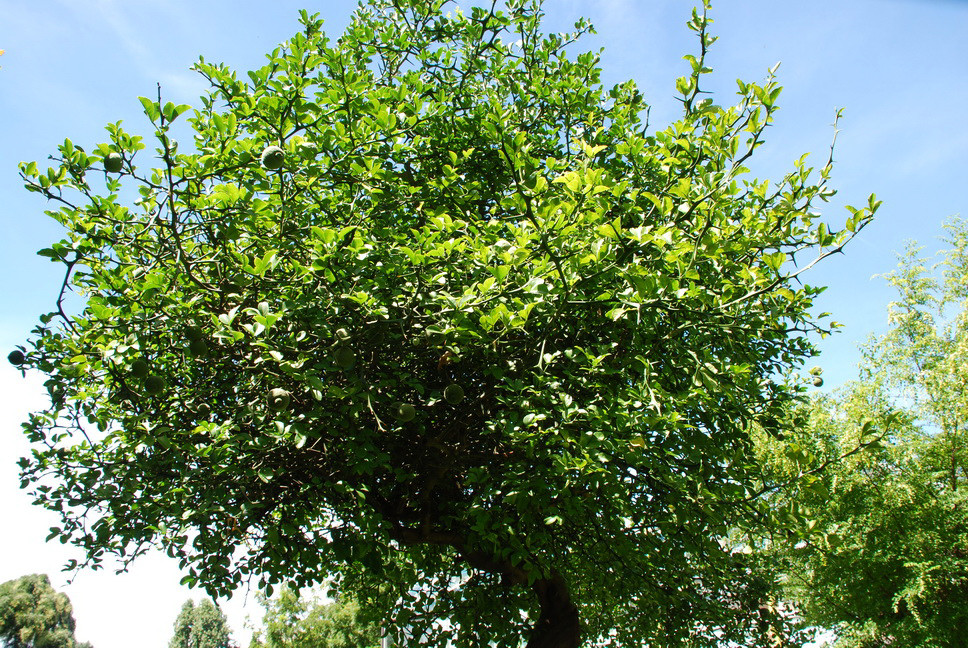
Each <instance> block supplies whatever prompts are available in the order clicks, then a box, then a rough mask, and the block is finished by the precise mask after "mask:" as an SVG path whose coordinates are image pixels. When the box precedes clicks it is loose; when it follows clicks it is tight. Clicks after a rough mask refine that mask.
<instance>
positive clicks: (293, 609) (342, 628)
mask: <svg viewBox="0 0 968 648" xmlns="http://www.w3.org/2000/svg"><path fill="white" fill-rule="evenodd" d="M262 602H263V604H264V605H265V606H266V613H265V616H264V617H263V619H262V627H261V628H259V629H258V630H257V631H256V632H255V634H254V635H253V637H252V643H251V645H250V648H378V647H379V646H380V627H379V626H378V625H377V624H376V623H372V622H371V623H365V622H363V621H362V615H361V613H360V606H359V604H358V603H357V602H356V601H355V600H353V598H352V597H347V596H337V597H336V599H335V600H332V601H330V602H328V603H322V602H320V601H319V600H318V599H317V598H316V597H314V596H300V595H299V592H295V591H293V590H291V589H289V588H288V587H282V588H280V589H279V591H278V592H276V594H275V596H273V597H272V598H268V597H265V596H263V597H262Z"/></svg>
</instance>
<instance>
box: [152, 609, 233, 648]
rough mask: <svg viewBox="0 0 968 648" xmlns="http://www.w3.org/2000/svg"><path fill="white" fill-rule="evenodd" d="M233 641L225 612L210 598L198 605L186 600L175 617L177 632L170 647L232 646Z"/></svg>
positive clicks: (225, 647) (210, 647)
mask: <svg viewBox="0 0 968 648" xmlns="http://www.w3.org/2000/svg"><path fill="white" fill-rule="evenodd" d="M230 646H232V641H231V638H230V633H229V626H228V622H227V621H226V620H225V614H224V613H223V612H222V610H220V609H219V607H218V606H217V605H215V604H214V603H213V602H212V601H210V600H209V599H202V600H201V601H200V602H199V603H198V605H195V602H194V601H192V600H191V599H189V600H187V601H185V604H184V605H182V609H181V612H179V613H178V617H177V618H176V619H175V633H174V635H172V638H171V641H169V642H168V648H230Z"/></svg>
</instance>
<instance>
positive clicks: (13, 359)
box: [7, 349, 27, 367]
mask: <svg viewBox="0 0 968 648" xmlns="http://www.w3.org/2000/svg"><path fill="white" fill-rule="evenodd" d="M7 360H9V361H10V364H12V365H16V366H18V367H19V366H20V365H22V364H23V363H24V362H26V360H27V357H26V356H25V355H24V352H23V351H21V350H20V349H17V350H15V351H11V352H10V354H9V355H8V356H7Z"/></svg>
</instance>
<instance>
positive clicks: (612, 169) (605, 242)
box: [22, 0, 877, 648]
mask: <svg viewBox="0 0 968 648" xmlns="http://www.w3.org/2000/svg"><path fill="white" fill-rule="evenodd" d="M541 16H542V12H541V3H540V2H539V1H537V0H511V1H510V2H508V3H506V7H504V8H503V9H500V10H499V9H497V8H496V7H492V8H491V9H483V8H480V7H476V8H473V9H471V10H470V12H469V13H464V12H462V11H458V10H457V8H456V6H455V5H454V4H453V3H451V2H447V1H444V0H373V1H371V2H368V3H366V4H364V5H362V6H361V7H360V9H359V11H358V12H357V13H356V14H355V17H354V19H353V21H352V23H351V25H350V26H349V27H348V28H347V30H346V32H345V33H344V34H343V36H342V37H341V38H340V39H339V40H338V41H336V42H335V43H333V42H331V41H329V40H328V39H327V37H326V36H325V35H324V33H323V32H322V25H321V21H320V20H319V19H318V17H315V16H310V15H308V14H307V13H305V12H303V13H302V14H301V24H302V30H301V31H300V33H298V34H296V35H295V36H294V37H293V38H292V39H291V40H289V41H288V42H287V43H285V44H283V45H282V46H280V47H278V48H276V49H275V50H273V51H272V52H271V53H270V54H269V56H268V59H269V60H268V63H267V64H266V65H265V67H263V68H261V69H259V70H255V71H252V72H250V73H249V74H248V78H247V80H240V79H239V78H238V77H237V76H236V74H235V73H234V72H232V71H230V70H229V69H227V68H226V67H224V66H221V65H214V64H211V63H209V62H206V61H204V60H200V61H199V62H198V64H197V65H196V66H195V67H196V69H197V70H198V71H199V72H200V73H201V74H202V75H203V76H205V78H206V79H207V80H208V81H209V82H210V83H211V87H212V90H211V92H210V93H209V94H208V95H207V96H205V97H203V98H202V105H201V107H200V108H199V109H197V110H196V111H194V113H192V116H191V117H190V118H189V126H190V127H191V129H192V130H193V131H194V142H193V147H192V148H191V149H190V150H189V149H187V148H185V147H184V146H179V145H178V143H177V142H175V141H174V139H173V131H172V123H173V122H174V121H175V120H176V119H177V118H178V117H179V116H180V115H183V114H185V113H186V112H187V111H188V110H189V107H188V106H176V105H173V104H171V103H164V102H163V101H162V99H161V97H160V96H159V98H158V99H157V100H153V99H148V98H143V99H142V103H143V105H144V109H145V113H146V115H147V116H148V117H149V119H150V120H151V121H152V123H153V124H154V126H155V132H154V139H155V141H156V149H155V153H156V155H157V158H156V160H157V161H158V162H159V168H155V169H151V168H147V167H146V166H145V165H146V164H149V161H148V159H146V156H145V154H144V152H143V151H144V148H145V144H144V142H143V140H142V138H141V137H139V136H135V135H131V134H129V133H128V132H126V131H125V130H123V129H122V128H121V126H120V125H118V124H113V125H109V126H108V131H109V134H110V141H109V142H108V143H105V144H99V145H97V146H96V147H94V148H93V149H92V150H91V152H90V153H88V152H86V151H85V150H82V149H81V147H78V146H76V145H75V144H74V143H72V142H71V141H69V140H68V141H65V143H64V144H63V146H61V147H60V150H59V153H58V155H57V156H55V160H56V165H55V166H54V167H53V168H51V169H50V170H48V171H46V172H44V171H41V170H40V169H39V168H38V167H37V165H36V164H33V163H30V164H25V165H24V166H23V167H22V173H23V176H24V178H25V181H26V184H27V187H28V189H30V190H32V191H35V192H38V193H40V194H41V195H43V196H45V197H46V198H48V199H49V200H52V201H54V202H55V203H56V204H57V209H55V210H51V212H50V214H51V215H52V216H53V217H54V218H56V219H57V220H58V221H59V222H60V223H62V224H63V225H64V227H65V228H66V230H67V232H68V234H67V236H66V238H65V239H64V240H62V241H60V242H58V243H56V244H54V245H52V246H51V247H50V248H48V249H45V250H42V251H41V254H44V255H47V256H49V257H50V258H51V259H53V260H54V261H55V262H58V263H63V264H64V265H65V267H66V270H67V276H66V278H65V282H64V290H67V289H73V290H77V291H79V292H80V293H81V294H82V295H83V296H84V298H85V303H84V307H83V310H81V312H79V313H76V314H75V313H68V312H67V310H66V309H65V307H64V306H63V303H64V302H63V292H62V295H61V298H60V299H58V307H57V309H56V310H55V311H54V312H52V313H49V314H47V315H45V316H43V317H42V322H41V325H40V326H39V327H38V328H37V329H36V331H35V334H34V336H33V338H32V339H31V342H30V344H29V348H27V347H25V348H24V349H22V351H24V352H25V355H26V358H25V360H24V362H23V364H22V366H23V368H24V370H32V369H36V370H39V371H41V372H43V373H45V374H47V375H48V382H47V385H48V388H49V389H50V391H51V396H52V404H51V407H50V408H49V409H48V410H46V411H43V412H38V413H36V414H34V415H32V416H31V418H30V420H29V421H28V423H27V424H26V430H27V434H28V435H29V436H30V438H31V439H32V440H33V442H34V443H35V444H36V447H37V451H36V453H35V455H34V456H33V457H32V458H31V459H29V460H26V461H25V462H24V464H23V465H24V480H25V483H33V484H34V488H35V489H36V492H37V493H38V494H39V495H40V497H39V498H38V499H39V502H40V503H41V504H43V505H46V506H49V507H51V508H54V509H56V510H58V511H60V512H61V513H62V518H63V524H62V526H61V527H59V529H58V531H57V534H58V535H60V536H62V537H63V538H65V539H68V540H70V541H72V542H74V543H75V544H77V545H79V546H80V547H82V548H84V549H85V550H86V552H87V557H88V561H89V562H92V563H98V562H100V561H101V560H102V559H103V558H104V557H105V556H107V555H110V554H116V555H119V556H121V557H122V558H124V559H125V560H131V559H134V558H135V557H137V556H138V555H139V554H141V553H142V552H143V551H145V550H146V549H147V547H149V546H150V545H152V544H161V545H162V546H164V547H165V548H166V549H167V551H168V552H169V553H170V554H171V555H172V556H175V557H178V558H179V559H180V561H181V563H182V565H183V566H184V567H185V569H186V570H188V572H189V575H188V576H187V577H186V582H188V583H191V584H200V585H203V586H205V587H206V588H208V590H209V591H210V592H211V593H212V594H213V595H214V594H221V593H227V592H229V591H230V590H232V589H234V588H235V587H237V586H238V585H239V584H241V583H243V582H246V581H248V580H250V579H255V580H256V581H257V582H258V583H259V584H260V586H261V587H263V588H264V589H265V591H267V592H271V591H272V588H273V586H274V585H278V584H280V583H290V584H291V585H292V586H293V587H296V588H298V587H302V586H308V585H311V584H313V583H319V582H323V581H324V580H326V579H327V578H330V577H332V578H335V579H336V585H337V586H338V587H339V588H340V590H341V591H350V592H353V593H354V594H357V595H359V600H360V604H361V606H362V607H363V608H364V611H365V612H366V613H367V614H372V615H374V617H375V615H377V614H379V615H383V616H386V617H388V618H389V619H390V621H391V623H390V624H388V625H391V626H393V627H395V628H398V629H399V628H404V627H407V628H411V629H412V630H413V631H414V632H415V633H419V634H422V635H423V636H424V639H425V641H426V642H428V643H437V644H438V645H439V644H441V642H442V641H444V639H445V638H449V639H450V640H452V642H453V644H454V645H457V646H469V645H474V646H479V645H486V644H488V642H493V644H492V645H496V646H518V645H519V643H520V641H521V638H522V637H527V641H528V646H529V647H530V648H543V647H549V648H551V647H563V648H565V647H567V648H570V647H574V646H577V645H579V644H580V643H582V642H593V643H594V642H606V641H608V642H612V643H622V644H635V645H638V644H641V643H642V642H649V643H650V644H651V645H655V646H659V645H680V641H681V640H683V639H684V638H689V641H692V642H693V643H695V644H696V645H706V644H715V643H716V642H718V641H720V640H728V639H730V638H733V637H736V638H738V640H741V641H743V642H746V643H749V642H751V641H752V639H749V637H747V636H746V634H744V633H746V632H747V629H748V628H753V627H755V619H756V618H758V617H757V615H758V612H757V610H758V607H759V601H760V598H761V597H760V593H757V592H753V591H752V589H751V586H750V583H751V578H750V573H751V570H752V569H753V567H752V565H751V560H750V559H749V558H748V557H746V556H744V555H743V554H737V553H735V552H733V551H732V550H731V547H730V543H729V541H728V538H727V536H728V534H730V533H731V532H732V531H733V530H734V529H736V528H738V527H744V526H750V525H757V524H760V523H761V521H762V520H763V519H765V518H764V513H765V512H764V509H763V501H762V500H761V499H760V498H758V497H757V493H758V492H760V491H761V490H762V488H763V484H762V483H761V482H762V471H761V469H760V465H759V464H758V462H757V459H756V457H755V456H754V454H753V452H752V442H751V434H752V429H753V423H754V421H755V420H758V419H760V418H763V417H766V418H769V417H770V416H771V412H772V411H773V410H774V409H775V408H777V407H779V406H780V405H781V404H782V403H783V402H785V401H787V400H789V399H790V398H793V397H794V396H795V395H796V393H797V388H796V387H795V386H794V385H792V384H787V383H786V382H785V381H783V380H781V379H779V378H778V376H782V375H784V373H786V372H790V371H793V370H795V369H796V368H797V367H799V365H800V364H801V363H802V362H803V360H804V359H805V358H807V357H809V356H811V355H812V354H813V353H814V349H813V346H812V343H811V341H810V339H808V336H809V335H810V334H812V333H816V332H818V331H819V332H824V331H826V330H828V329H829V325H827V324H824V322H823V320H822V318H818V317H815V316H814V315H813V314H811V312H810V308H811V306H812V302H813V298H814V297H815V296H816V295H817V293H819V292H820V289H819V288H815V287H811V286H808V285H804V284H803V283H802V279H803V272H804V271H805V270H806V269H807V268H809V267H810V266H812V265H813V264H814V263H816V262H817V261H819V260H821V259H823V258H824V257H826V256H828V255H830V254H834V253H837V252H839V251H841V250H842V248H843V246H844V244H846V243H847V241H848V240H849V239H850V238H852V237H853V236H854V235H855V234H856V232H857V231H859V230H860V228H862V227H863V226H864V225H865V224H866V223H867V222H868V221H869V219H870V217H871V214H872V212H873V211H874V210H875V209H876V207H877V201H876V200H875V199H874V197H873V196H872V197H871V198H870V201H869V205H868V206H867V207H865V208H862V209H854V208H851V215H850V217H849V218H848V220H847V223H846V225H845V226H844V227H843V228H841V229H839V230H835V229H834V228H832V227H830V226H828V225H827V224H826V223H825V222H823V221H822V220H821V219H820V217H819V215H818V212H817V211H816V209H817V208H818V205H819V204H820V203H821V202H823V201H825V200H826V199H827V198H829V196H830V195H831V194H832V193H833V190H832V189H830V188H829V187H828V186H827V182H828V178H829V174H830V172H831V163H830V161H829V160H828V161H827V162H826V163H825V164H824V166H823V167H822V168H821V169H820V170H819V171H817V172H815V171H814V170H813V169H812V168H811V167H810V166H808V165H807V163H806V160H805V158H806V156H804V157H802V158H800V159H799V160H797V161H796V162H795V165H794V169H793V170H792V171H791V172H789V173H788V174H786V175H785V176H783V178H781V179H780V180H778V181H776V182H769V181H759V180H754V179H751V178H748V177H747V175H746V174H747V169H746V168H745V166H744V164H745V163H746V162H747V160H748V159H749V158H750V156H751V155H753V154H754V151H755V149H756V148H758V147H759V146H760V144H761V143H762V136H763V133H764V130H765V129H766V127H767V126H768V124H769V123H770V122H771V121H772V116H773V114H774V111H775V105H776V104H775V102H776V100H777V97H778V95H779V93H780V88H779V86H778V85H777V83H776V81H775V79H773V77H772V76H771V77H770V78H769V79H768V80H767V81H766V82H765V83H763V84H754V83H744V82H739V83H738V90H739V92H738V94H739V99H738V103H737V104H736V105H735V106H732V107H721V106H719V105H716V104H714V103H713V100H712V99H711V98H709V97H706V96H705V94H706V93H705V91H704V90H702V88H701V80H702V78H703V77H704V75H706V74H707V73H709V72H710V70H709V68H708V67H707V66H706V59H705V56H706V52H707V48H708V47H709V46H710V45H711V44H712V43H713V41H714V40H715V39H714V37H713V36H711V35H710V34H709V33H708V31H707V27H708V22H709V21H708V19H707V17H706V11H705V9H704V10H703V11H701V12H700V11H698V10H697V11H694V12H693V15H692V19H691V20H690V22H689V24H688V26H689V28H690V29H692V30H694V31H695V32H696V34H697V36H698V39H699V52H698V55H696V56H693V55H690V56H687V57H686V60H687V61H688V63H689V65H690V67H691V73H690V74H689V75H688V76H686V77H683V78H681V79H679V80H678V81H677V88H678V90H679V92H680V93H681V95H682V96H681V101H682V105H683V114H682V117H681V118H680V119H679V120H678V121H676V122H675V123H674V124H672V125H670V126H669V127H667V128H665V129H663V130H660V131H657V132H655V133H651V132H650V131H649V128H648V124H646V123H643V121H642V117H643V115H644V114H645V110H646V104H645V103H644V102H643V99H642V96H641V94H640V93H639V91H638V90H637V89H636V87H635V84H634V83H633V82H631V81H629V82H627V83H623V84H620V85H617V86H615V87H613V88H611V89H605V88H603V87H602V85H601V83H600V81H599V78H600V70H599V68H598V67H597V65H598V56H597V55H596V54H594V53H590V52H586V53H581V54H577V55H575V56H571V55H570V54H569V51H571V50H572V49H573V44H574V43H575V41H576V40H577V39H578V38H579V37H580V36H581V35H582V34H583V33H584V32H587V31H589V29H590V26H589V25H588V24H586V23H585V22H579V23H578V24H577V25H576V32H575V33H572V34H544V33H542V32H541V27H540V22H541ZM159 95H160V92H159ZM111 153H117V154H119V155H120V156H121V158H122V160H121V165H120V169H119V170H115V169H116V165H117V159H116V158H113V157H112V158H111V163H110V168H109V167H108V166H107V165H106V164H104V162H105V161H106V160H107V158H108V156H109V155H110V154H111ZM452 385H457V386H458V387H459V390H456V389H449V390H448V388H449V387H451V386H452ZM445 393H446V394H448V395H447V396H445ZM240 548H241V549H244V551H240ZM440 619H444V620H447V621H448V622H449V625H440V624H436V625H435V622H436V621H437V620H440ZM751 624H752V625H751Z"/></svg>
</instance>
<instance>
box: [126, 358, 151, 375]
mask: <svg viewBox="0 0 968 648" xmlns="http://www.w3.org/2000/svg"><path fill="white" fill-rule="evenodd" d="M128 371H129V373H130V374H131V375H132V376H133V377H134V378H144V377H145V376H147V375H148V363H147V362H146V361H145V360H144V359H143V358H138V359H137V360H135V361H134V362H132V363H131V368H130V369H129V370H128Z"/></svg>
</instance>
